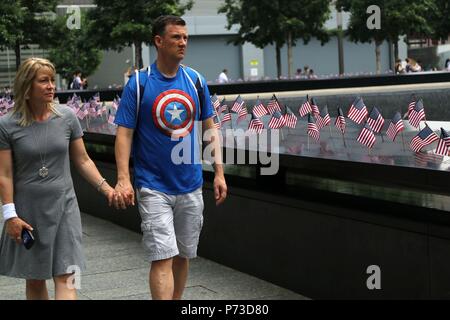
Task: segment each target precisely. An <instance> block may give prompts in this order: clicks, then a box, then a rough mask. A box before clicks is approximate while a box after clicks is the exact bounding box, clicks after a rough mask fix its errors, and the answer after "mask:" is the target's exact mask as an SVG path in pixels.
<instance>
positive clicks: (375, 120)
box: [367, 107, 384, 133]
mask: <svg viewBox="0 0 450 320" xmlns="http://www.w3.org/2000/svg"><path fill="white" fill-rule="evenodd" d="M367 123H368V124H369V125H370V127H371V128H372V130H373V132H375V133H378V132H380V131H381V128H383V124H384V118H383V116H382V115H381V113H380V111H378V109H377V107H373V108H372V111H370V114H369V118H367Z"/></svg>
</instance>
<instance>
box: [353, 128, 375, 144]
mask: <svg viewBox="0 0 450 320" xmlns="http://www.w3.org/2000/svg"><path fill="white" fill-rule="evenodd" d="M356 140H357V141H358V142H360V143H362V144H363V145H365V146H366V147H368V148H369V149H370V148H372V147H373V145H374V144H375V140H376V138H375V134H374V133H373V130H372V128H371V127H370V125H369V124H368V123H366V124H365V125H364V127H363V128H362V130H361V132H360V133H359V135H358V138H357V139H356Z"/></svg>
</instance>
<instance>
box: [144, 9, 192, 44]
mask: <svg viewBox="0 0 450 320" xmlns="http://www.w3.org/2000/svg"><path fill="white" fill-rule="evenodd" d="M170 24H171V25H177V26H185V25H186V21H184V20H183V19H182V18H180V17H178V16H173V15H165V16H159V17H158V18H156V20H155V21H154V22H153V25H152V39H153V41H154V40H155V37H156V36H162V35H163V34H164V32H165V31H166V26H167V25H170Z"/></svg>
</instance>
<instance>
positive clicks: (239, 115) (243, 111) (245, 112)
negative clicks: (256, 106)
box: [237, 106, 248, 123]
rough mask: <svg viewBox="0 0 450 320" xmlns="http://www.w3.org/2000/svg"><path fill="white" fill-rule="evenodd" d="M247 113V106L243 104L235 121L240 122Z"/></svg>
mask: <svg viewBox="0 0 450 320" xmlns="http://www.w3.org/2000/svg"><path fill="white" fill-rule="evenodd" d="M247 115H248V112H247V108H246V107H245V106H243V107H242V108H241V109H240V110H239V113H238V118H237V123H239V122H241V121H242V120H244V119H245V118H246V117H247Z"/></svg>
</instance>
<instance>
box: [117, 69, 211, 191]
mask: <svg viewBox="0 0 450 320" xmlns="http://www.w3.org/2000/svg"><path fill="white" fill-rule="evenodd" d="M189 76H190V78H189ZM139 78H140V79H139V80H140V84H141V86H142V85H144V84H145V88H144V90H143V91H144V93H143V94H142V87H141V106H140V109H139V117H138V121H137V124H136V110H137V109H136V101H137V98H136V75H133V76H132V77H130V79H129V81H128V83H127V85H126V86H125V88H124V90H123V93H122V97H121V100H120V105H119V108H118V110H117V114H116V118H115V121H114V122H115V123H116V124H117V125H119V126H123V127H126V128H130V129H134V130H135V131H134V136H133V146H132V150H133V151H132V154H133V159H134V184H135V186H136V187H137V188H139V187H146V188H150V189H154V190H158V191H161V192H164V193H167V194H185V193H189V192H192V191H194V190H195V189H197V188H199V187H201V186H202V184H203V175H202V166H201V160H200V150H199V144H198V139H199V136H198V134H199V132H198V129H199V127H198V121H199V120H200V121H203V120H206V119H208V118H210V117H212V116H213V109H212V105H211V99H210V95H209V90H208V87H207V85H206V81H205V79H204V78H203V77H201V82H202V84H203V88H201V89H200V90H199V91H198V93H199V95H198V94H197V90H196V88H195V86H194V83H196V81H197V79H198V74H197V73H195V72H194V71H193V70H192V69H189V68H186V67H181V66H180V67H179V68H178V72H177V75H176V76H175V77H173V78H167V77H165V76H163V75H162V74H161V73H160V72H159V70H158V69H157V67H156V63H153V64H152V66H151V73H150V76H148V75H147V72H145V73H144V72H141V73H140V74H139ZM190 79H191V80H192V83H191V80H190ZM202 92H203V94H202ZM199 99H202V106H203V108H202V110H201V112H199V111H200V110H199V109H200V103H199V102H200V101H199Z"/></svg>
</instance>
